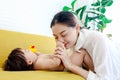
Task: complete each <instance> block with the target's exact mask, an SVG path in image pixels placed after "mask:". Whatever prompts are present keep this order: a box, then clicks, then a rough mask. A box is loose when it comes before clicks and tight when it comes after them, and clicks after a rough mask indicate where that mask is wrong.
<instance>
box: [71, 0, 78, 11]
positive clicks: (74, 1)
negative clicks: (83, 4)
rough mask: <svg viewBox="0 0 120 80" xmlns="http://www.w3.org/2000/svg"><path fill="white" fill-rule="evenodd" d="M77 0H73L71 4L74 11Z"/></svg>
mask: <svg viewBox="0 0 120 80" xmlns="http://www.w3.org/2000/svg"><path fill="white" fill-rule="evenodd" d="M76 1H77V0H73V1H72V3H71V6H72V10H73V11H74V6H75V3H76Z"/></svg>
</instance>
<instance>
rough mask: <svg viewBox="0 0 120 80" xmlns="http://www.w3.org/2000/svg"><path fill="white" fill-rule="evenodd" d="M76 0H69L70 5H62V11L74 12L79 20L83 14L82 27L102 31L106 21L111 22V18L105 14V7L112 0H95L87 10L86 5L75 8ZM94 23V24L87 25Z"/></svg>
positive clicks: (111, 2)
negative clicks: (70, 0)
mask: <svg viewBox="0 0 120 80" xmlns="http://www.w3.org/2000/svg"><path fill="white" fill-rule="evenodd" d="M76 2H77V0H73V1H72V2H71V6H70V7H69V6H64V7H63V11H70V12H72V13H74V14H75V15H76V16H77V17H78V18H79V19H80V20H82V19H83V15H85V20H84V23H83V24H84V27H86V28H88V29H90V28H92V29H95V30H98V31H101V32H103V30H104V29H105V28H106V26H107V24H108V23H111V21H112V20H110V19H108V18H107V17H106V16H105V12H106V7H109V6H111V5H112V4H113V0H97V1H96V2H95V3H92V4H91V7H90V9H89V10H87V9H86V8H87V5H84V6H82V7H79V8H78V9H75V3H76ZM91 22H92V23H94V26H91V25H89V24H90V23H91Z"/></svg>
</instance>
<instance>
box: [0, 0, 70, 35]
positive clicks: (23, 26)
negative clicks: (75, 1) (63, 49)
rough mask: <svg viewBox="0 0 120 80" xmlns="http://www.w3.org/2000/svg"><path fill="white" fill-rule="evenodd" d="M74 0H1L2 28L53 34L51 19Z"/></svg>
mask: <svg viewBox="0 0 120 80" xmlns="http://www.w3.org/2000/svg"><path fill="white" fill-rule="evenodd" d="M71 1H72V0H0V29H6V30H12V31H18V32H25V33H32V34H40V35H47V36H52V32H51V29H50V23H51V20H52V18H53V16H54V14H56V13H57V12H58V11H60V10H62V7H63V6H64V5H70V3H71Z"/></svg>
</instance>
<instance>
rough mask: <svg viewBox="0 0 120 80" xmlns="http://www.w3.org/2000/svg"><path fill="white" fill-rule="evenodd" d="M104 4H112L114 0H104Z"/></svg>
mask: <svg viewBox="0 0 120 80" xmlns="http://www.w3.org/2000/svg"><path fill="white" fill-rule="evenodd" d="M101 3H102V6H104V7H105V6H111V5H112V4H113V0H102V1H101Z"/></svg>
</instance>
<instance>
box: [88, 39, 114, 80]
mask: <svg viewBox="0 0 120 80" xmlns="http://www.w3.org/2000/svg"><path fill="white" fill-rule="evenodd" d="M111 57H112V56H111V55H110V50H109V45H108V42H107V41H106V39H105V38H104V37H97V38H96V40H95V42H94V43H93V52H92V58H93V63H94V68H95V72H96V73H93V72H91V71H89V74H88V77H87V80H115V77H114V75H115V74H114V73H113V68H114V67H113V66H112V65H113V63H112V61H111Z"/></svg>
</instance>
